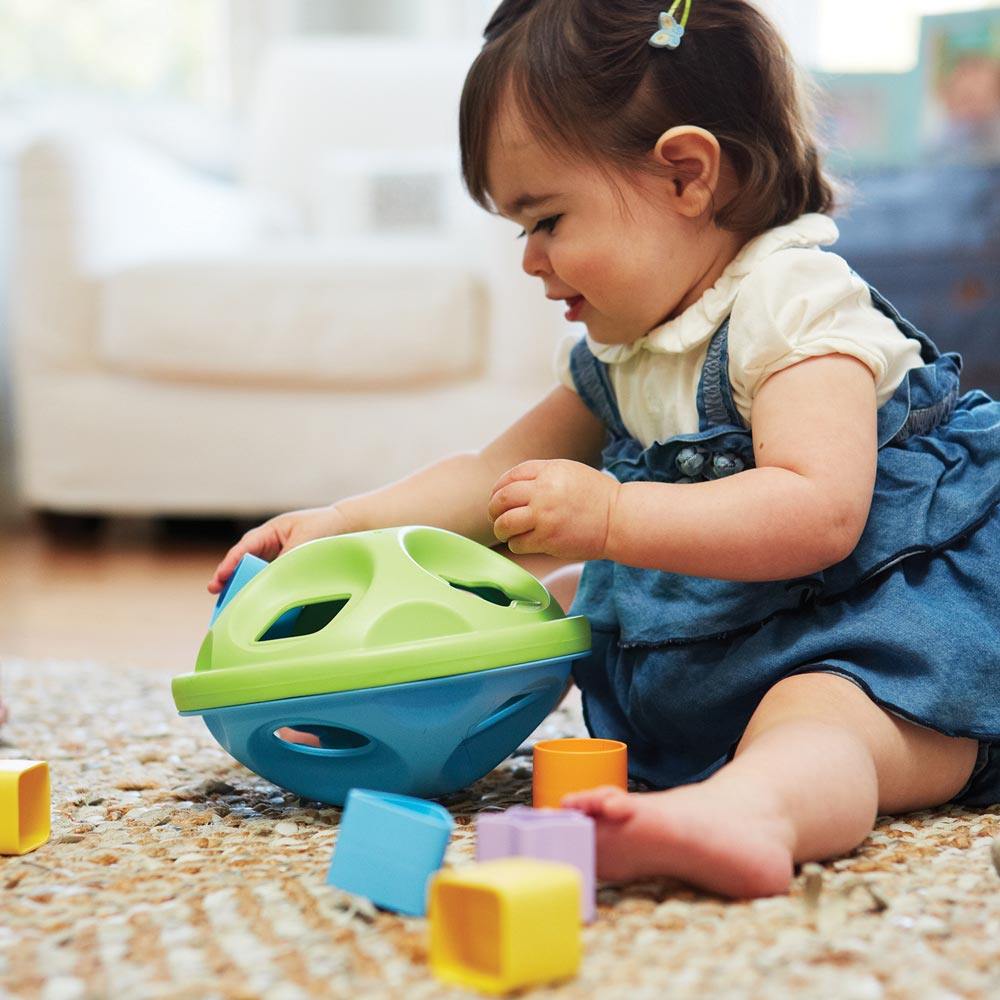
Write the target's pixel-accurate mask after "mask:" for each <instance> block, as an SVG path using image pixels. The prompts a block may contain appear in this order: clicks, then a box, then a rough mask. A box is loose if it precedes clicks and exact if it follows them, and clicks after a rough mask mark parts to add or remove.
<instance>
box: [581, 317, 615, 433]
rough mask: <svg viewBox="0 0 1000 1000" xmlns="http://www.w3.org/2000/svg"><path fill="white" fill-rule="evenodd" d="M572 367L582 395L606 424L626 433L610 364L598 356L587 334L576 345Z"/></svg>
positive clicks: (612, 429)
mask: <svg viewBox="0 0 1000 1000" xmlns="http://www.w3.org/2000/svg"><path fill="white" fill-rule="evenodd" d="M569 370H570V374H571V375H572V376H573V384H574V385H575V386H576V391H577V392H578V393H579V394H580V398H581V399H582V400H583V401H584V403H586V404H587V406H588V407H589V408H590V409H591V410H592V411H593V412H594V413H595V414H596V415H597V416H598V417H599V418H600V420H601V422H602V423H603V424H604V426H605V427H607V428H608V429H609V430H611V431H612V432H614V433H615V434H616V435H624V434H626V433H627V432H626V430H625V425H624V423H623V422H622V417H621V412H620V411H619V409H618V401H617V400H616V399H615V391H614V388H613V387H612V385H611V377H610V375H609V374H608V366H607V365H606V364H605V363H604V362H603V361H599V360H598V359H597V358H595V357H594V355H593V353H592V352H591V350H590V348H589V347H588V346H587V339H586V338H585V337H581V338H580V339H579V340H578V341H577V342H576V343H575V344H574V345H573V350H572V352H571V353H570V356H569Z"/></svg>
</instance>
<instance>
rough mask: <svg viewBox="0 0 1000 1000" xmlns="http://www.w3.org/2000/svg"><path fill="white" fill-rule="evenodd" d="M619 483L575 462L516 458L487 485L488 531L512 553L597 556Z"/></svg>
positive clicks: (576, 557)
mask: <svg viewBox="0 0 1000 1000" xmlns="http://www.w3.org/2000/svg"><path fill="white" fill-rule="evenodd" d="M619 485H620V484H619V483H618V482H617V481H616V480H614V479H612V478H611V476H608V475H606V474H605V473H603V472H598V471H597V470H596V469H592V468H591V467H590V466H589V465H583V464H582V463H580V462H570V461H567V460H565V459H554V460H550V461H534V462H522V463H521V464H520V465H515V466H514V468H513V469H510V470H509V471H508V472H505V473H504V474H503V475H502V476H501V477H500V478H499V479H498V480H497V482H496V484H495V485H494V487H493V495H492V497H490V503H489V507H488V512H489V515H490V518H492V520H493V533H494V534H495V535H496V536H497V538H498V539H499V540H500V541H501V542H506V543H507V546H508V548H509V549H510V551H511V552H514V553H518V554H520V553H525V552H545V553H548V554H549V555H552V556H558V557H559V558H561V559H574V560H582V559H601V558H603V556H604V552H605V548H606V545H607V540H608V532H609V530H610V527H611V515H612V512H613V511H614V506H615V501H616V500H617V497H618V489H619Z"/></svg>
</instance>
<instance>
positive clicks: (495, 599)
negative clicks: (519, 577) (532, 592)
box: [447, 580, 538, 608]
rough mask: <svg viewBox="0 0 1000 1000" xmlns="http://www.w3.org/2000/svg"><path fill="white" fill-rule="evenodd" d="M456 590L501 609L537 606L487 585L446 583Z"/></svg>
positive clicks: (530, 599) (536, 603) (530, 601)
mask: <svg viewBox="0 0 1000 1000" xmlns="http://www.w3.org/2000/svg"><path fill="white" fill-rule="evenodd" d="M447 582H448V583H449V584H450V585H451V586H452V587H454V588H455V589H456V590H464V591H465V592H466V593H468V594H474V595H475V596H476V597H479V598H482V600H484V601H489V603H490V604H497V605H499V606H500V607H501V608H509V607H510V606H511V605H512V604H515V603H516V604H530V605H534V606H535V607H537V606H538V601H536V600H534V599H533V598H530V597H521V596H518V595H517V594H515V595H514V596H513V597H512V596H511V595H510V594H508V593H507V592H506V591H505V590H501V589H500V588H499V587H491V586H489V584H478V585H477V584H471V583H458V582H457V581H455V580H448V581H447Z"/></svg>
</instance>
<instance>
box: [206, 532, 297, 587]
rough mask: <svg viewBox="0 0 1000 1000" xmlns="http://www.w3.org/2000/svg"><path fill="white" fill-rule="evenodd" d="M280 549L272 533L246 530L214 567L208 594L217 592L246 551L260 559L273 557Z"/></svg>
mask: <svg viewBox="0 0 1000 1000" xmlns="http://www.w3.org/2000/svg"><path fill="white" fill-rule="evenodd" d="M280 549H281V544H280V542H278V541H277V539H276V538H275V537H274V535H273V533H272V532H270V531H268V532H264V531H263V530H261V529H260V528H254V530H253V531H248V532H247V533H246V534H245V535H244V536H243V537H242V538H241V539H240V540H239V541H238V542H237V543H236V544H235V545H234V546H233V547H232V548H231V549H230V550H229V551H228V552H227V553H226V554H225V556H224V557H223V560H222V562H220V563H219V565H218V566H216V567H215V574H214V575H213V577H212V579H211V580H210V581H209V584H208V592H209V593H210V594H218V593H219V592H220V591H221V590H222V588H223V587H224V586H225V585H226V581H227V580H228V579H229V578H230V577H231V576H232V575H233V571H234V570H235V569H236V567H237V566H238V565H239V561H240V560H241V559H242V558H243V557H244V556H245V555H247V554H248V553H249V554H250V555H256V556H260V557H261V558H262V559H273V558H274V556H275V555H277V554H278V552H279V551H280Z"/></svg>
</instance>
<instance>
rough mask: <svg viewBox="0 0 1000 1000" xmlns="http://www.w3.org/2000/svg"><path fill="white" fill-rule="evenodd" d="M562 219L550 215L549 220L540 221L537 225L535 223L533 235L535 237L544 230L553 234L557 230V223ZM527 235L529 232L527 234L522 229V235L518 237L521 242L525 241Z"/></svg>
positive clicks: (558, 216) (559, 216)
mask: <svg viewBox="0 0 1000 1000" xmlns="http://www.w3.org/2000/svg"><path fill="white" fill-rule="evenodd" d="M561 218H562V216H561V215H550V216H549V217H548V218H547V219H540V220H539V221H538V222H537V223H535V228H534V229H532V230H531V235H532V236H534V235H535V233H537V232H540V231H542V230H544V231H545V232H548V233H551V232H553V231H554V230H555V228H556V223H557V222H558V221H559V220H560V219H561ZM527 235H528V234H527V232H525V231H524V230H523V229H522V230H521V233H520V235H519V236H518V239H519V240H520V239H523V238H524V237H525V236H527Z"/></svg>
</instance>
